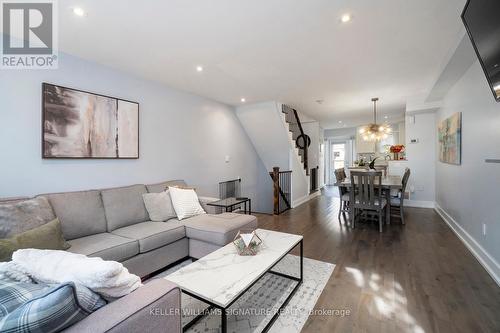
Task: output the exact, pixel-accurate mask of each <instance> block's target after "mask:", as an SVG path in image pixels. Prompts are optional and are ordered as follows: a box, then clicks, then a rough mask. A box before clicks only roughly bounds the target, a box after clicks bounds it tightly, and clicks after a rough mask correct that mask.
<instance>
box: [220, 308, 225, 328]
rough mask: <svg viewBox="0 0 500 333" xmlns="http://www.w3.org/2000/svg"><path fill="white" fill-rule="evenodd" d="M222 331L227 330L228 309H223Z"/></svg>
mask: <svg viewBox="0 0 500 333" xmlns="http://www.w3.org/2000/svg"><path fill="white" fill-rule="evenodd" d="M221 311H222V312H221V329H220V330H221V333H226V332H227V315H226V309H221Z"/></svg>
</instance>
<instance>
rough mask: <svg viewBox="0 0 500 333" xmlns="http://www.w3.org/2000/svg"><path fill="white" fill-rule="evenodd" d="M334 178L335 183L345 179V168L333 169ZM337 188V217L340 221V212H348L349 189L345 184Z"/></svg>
mask: <svg viewBox="0 0 500 333" xmlns="http://www.w3.org/2000/svg"><path fill="white" fill-rule="evenodd" d="M334 173H335V179H336V180H337V183H340V182H342V181H344V179H346V174H345V169H344V168H340V169H336V170H335V171H334ZM338 188H339V197H340V208H339V216H338V219H339V221H340V214H345V213H348V212H349V191H348V190H347V187H345V186H338Z"/></svg>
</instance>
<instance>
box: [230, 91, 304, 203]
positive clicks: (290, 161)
mask: <svg viewBox="0 0 500 333" xmlns="http://www.w3.org/2000/svg"><path fill="white" fill-rule="evenodd" d="M235 112H236V116H237V117H238V119H239V120H240V123H241V125H242V127H243V128H244V129H245V132H246V133H247V135H248V137H249V138H250V140H251V141H252V144H253V146H254V148H255V150H256V151H257V153H258V155H259V157H260V159H261V161H262V163H263V164H264V166H265V168H266V169H267V170H268V171H274V168H275V167H277V168H279V170H282V171H279V172H278V173H277V174H276V177H274V178H273V176H272V175H271V177H269V176H267V177H269V178H267V179H268V180H269V181H270V183H271V181H274V184H275V185H274V186H273V187H275V186H276V185H279V187H278V188H275V190H276V192H274V191H273V192H274V193H278V195H277V196H276V197H275V199H274V200H275V203H276V202H278V205H279V209H278V211H279V212H282V211H284V210H286V209H288V208H289V207H292V208H293V207H295V206H296V205H299V204H301V203H302V202H304V201H307V200H308V198H309V195H310V185H311V183H310V168H311V165H310V158H308V155H310V154H309V151H310V149H308V148H309V145H310V144H311V138H310V137H309V136H308V135H307V134H305V132H304V128H303V123H301V121H300V118H299V114H298V112H297V111H296V110H294V109H293V108H291V107H289V106H287V105H283V104H282V103H279V102H276V101H269V102H262V103H256V104H250V105H242V106H239V107H238V108H237V109H236V111H235ZM285 170H286V171H285ZM311 175H312V174H311ZM273 187H272V185H271V184H270V186H269V188H270V189H272V188H273ZM275 211H276V210H275Z"/></svg>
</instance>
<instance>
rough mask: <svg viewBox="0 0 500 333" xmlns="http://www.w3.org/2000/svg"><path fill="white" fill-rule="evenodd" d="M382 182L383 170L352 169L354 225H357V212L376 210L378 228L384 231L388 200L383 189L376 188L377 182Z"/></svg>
mask: <svg viewBox="0 0 500 333" xmlns="http://www.w3.org/2000/svg"><path fill="white" fill-rule="evenodd" d="M381 183H382V171H351V189H352V192H351V196H352V198H353V200H352V202H350V206H351V209H352V214H353V216H352V221H353V226H355V225H356V217H357V216H361V215H362V214H357V211H358V210H361V211H375V212H376V213H377V215H378V228H379V231H380V232H382V223H383V218H384V216H385V214H384V209H386V208H387V200H386V199H385V198H384V197H383V195H382V191H378V190H377V189H376V188H375V185H376V184H381Z"/></svg>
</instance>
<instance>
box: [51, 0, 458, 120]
mask: <svg viewBox="0 0 500 333" xmlns="http://www.w3.org/2000/svg"><path fill="white" fill-rule="evenodd" d="M464 3H465V0H418V1H408V0H377V1H374V0H355V1H353V0H336V1H332V0H198V1H196V0H168V1H158V0H156V1H154V0H146V1H144V0H143V1H137V0H120V1H116V0H99V1H95V0H92V1H91V0H78V1H73V0H65V1H59V18H60V21H59V34H60V50H62V51H64V52H67V53H70V54H74V55H77V56H79V57H82V58H85V59H90V60H94V61H96V62H98V63H101V64H105V65H108V66H111V67H114V68H117V69H120V70H124V71H127V72H130V73H133V74H135V75H138V76H141V77H144V78H147V79H151V80H154V81H159V82H162V83H164V84H167V85H169V86H171V87H175V88H178V89H182V90H185V91H189V92H192V93H195V94H198V95H202V96H206V97H209V98H212V99H215V100H217V101H220V102H223V103H226V104H230V105H239V104H241V102H240V99H241V98H242V97H245V98H246V103H253V102H260V101H267V100H278V101H281V102H284V103H287V104H290V105H292V106H294V107H295V108H297V109H299V110H300V111H302V112H303V113H305V114H307V115H308V116H310V117H313V118H315V119H317V120H319V121H320V122H321V124H322V126H323V127H325V128H334V127H339V126H354V125H357V124H358V123H362V122H365V121H368V120H370V119H371V117H372V103H371V101H370V100H371V98H372V97H374V96H378V97H379V98H380V102H379V111H380V113H381V117H383V116H384V115H387V116H388V117H389V120H391V119H397V118H398V117H399V118H401V117H402V115H403V112H404V109H405V104H406V100H407V98H409V97H410V96H414V95H419V94H422V92H423V91H425V90H426V89H428V88H429V86H430V85H432V84H433V80H435V79H436V77H437V75H438V74H439V73H438V71H439V69H440V66H441V63H442V61H443V59H444V58H445V56H446V54H447V52H448V50H449V49H450V47H451V46H452V45H453V43H454V40H455V39H456V36H457V35H458V34H459V33H460V31H461V29H462V25H461V22H460V19H459V17H460V12H461V10H462V8H463V6H464ZM76 6H78V7H81V8H83V9H84V10H85V11H86V12H87V15H86V16H85V17H77V16H76V15H74V14H73V12H72V8H73V7H76ZM344 13H350V14H351V15H352V20H351V21H350V22H348V23H341V22H340V17H341V16H342V15H343V14H344ZM199 65H201V66H203V71H202V72H197V71H196V66H199ZM316 100H322V101H323V102H322V104H318V103H317V102H316ZM339 121H342V124H339Z"/></svg>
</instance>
